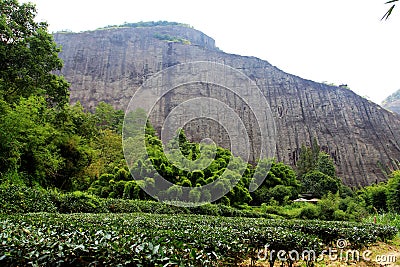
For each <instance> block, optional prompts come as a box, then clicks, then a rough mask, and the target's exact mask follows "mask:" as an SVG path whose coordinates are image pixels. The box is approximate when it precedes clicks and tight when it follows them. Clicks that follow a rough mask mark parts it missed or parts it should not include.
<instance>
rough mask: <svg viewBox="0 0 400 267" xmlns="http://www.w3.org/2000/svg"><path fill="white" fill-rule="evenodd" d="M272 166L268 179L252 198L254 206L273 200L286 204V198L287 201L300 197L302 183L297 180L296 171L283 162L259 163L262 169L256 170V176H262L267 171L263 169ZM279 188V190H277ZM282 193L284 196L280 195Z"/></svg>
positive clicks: (265, 161) (267, 174) (267, 175)
mask: <svg viewBox="0 0 400 267" xmlns="http://www.w3.org/2000/svg"><path fill="white" fill-rule="evenodd" d="M269 165H271V166H270V169H269V172H268V173H265V174H266V178H265V180H264V181H263V183H262V184H261V186H260V187H259V188H257V190H256V191H254V192H253V193H252V194H251V196H252V198H253V201H252V204H253V205H261V204H262V203H268V202H269V201H270V199H271V198H274V199H275V200H277V198H276V197H278V199H279V200H278V201H279V202H280V203H283V202H284V199H285V197H286V198H287V199H294V198H296V197H297V196H298V193H299V190H300V182H299V181H298V180H297V178H296V173H295V171H294V170H293V169H292V168H291V167H290V166H288V165H285V164H284V163H282V162H276V161H272V163H270V161H267V160H264V161H262V162H259V166H261V168H259V169H257V170H256V174H257V175H260V174H261V172H262V171H264V170H265V169H264V168H262V167H268V166H269ZM275 187H277V188H275ZM280 193H282V194H283V195H279V194H280Z"/></svg>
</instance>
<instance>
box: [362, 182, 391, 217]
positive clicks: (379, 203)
mask: <svg viewBox="0 0 400 267" xmlns="http://www.w3.org/2000/svg"><path fill="white" fill-rule="evenodd" d="M387 189H388V188H387V185H386V183H380V184H377V185H370V186H366V187H364V188H363V189H362V190H361V191H360V193H359V195H360V196H361V197H362V198H363V199H364V201H365V204H366V205H367V207H368V209H369V211H370V212H374V211H387V208H388V207H387V194H388V190H387Z"/></svg>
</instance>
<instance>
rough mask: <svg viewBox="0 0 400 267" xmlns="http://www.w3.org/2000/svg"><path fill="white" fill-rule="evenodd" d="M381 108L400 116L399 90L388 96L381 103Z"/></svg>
mask: <svg viewBox="0 0 400 267" xmlns="http://www.w3.org/2000/svg"><path fill="white" fill-rule="evenodd" d="M382 107H384V108H386V109H387V110H390V111H393V112H396V113H397V114H400V90H397V91H396V92H394V93H393V94H391V95H390V96H388V97H387V98H386V99H385V100H383V102H382Z"/></svg>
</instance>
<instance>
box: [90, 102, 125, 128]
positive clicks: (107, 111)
mask: <svg viewBox="0 0 400 267" xmlns="http://www.w3.org/2000/svg"><path fill="white" fill-rule="evenodd" d="M94 118H95V120H96V123H97V127H98V128H100V129H102V130H113V131H115V132H117V133H121V132H122V122H123V121H124V112H123V111H122V110H116V109H114V107H113V106H112V105H110V104H107V103H105V102H100V103H99V104H98V105H97V106H96V111H95V113H94Z"/></svg>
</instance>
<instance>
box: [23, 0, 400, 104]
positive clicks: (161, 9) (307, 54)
mask: <svg viewBox="0 0 400 267" xmlns="http://www.w3.org/2000/svg"><path fill="white" fill-rule="evenodd" d="M386 1H387V0H386ZM386 1H385V0H330V1H328V0H259V1H257V0H254V1H252V0H247V1H234V0H231V1H222V0H220V1H219V0H212V1H210V0H201V1H200V0H197V1H188V0H186V1H183V0H168V1H167V0H139V1H136V0H113V1H99V0H97V1H94V0H68V1H67V0H30V2H33V3H36V6H37V9H38V20H41V21H47V22H48V23H49V24H50V27H49V29H50V31H58V30H66V29H68V30H72V31H78V32H79V31H84V30H93V29H96V28H99V27H103V26H106V25H115V24H122V23H124V22H138V21H158V20H167V21H176V22H182V23H187V24H190V25H191V26H193V27H194V28H195V29H197V30H200V31H202V32H204V33H205V34H207V35H209V36H210V37H212V38H214V39H215V41H216V45H217V46H218V47H219V48H220V49H221V50H223V51H225V52H228V53H234V54H240V55H244V56H256V57H259V58H261V59H264V60H267V61H268V62H270V63H271V64H272V65H275V66H277V67H278V68H280V69H282V70H283V71H286V72H288V73H291V74H295V75H297V76H300V77H302V78H306V79H310V80H314V81H317V82H322V81H326V82H328V83H335V84H337V85H339V84H347V85H348V86H349V87H350V88H351V89H352V90H353V91H355V92H356V93H358V94H359V95H361V96H367V97H368V98H369V99H371V100H372V101H374V102H376V103H380V102H381V101H382V100H383V99H384V98H385V97H387V96H388V95H390V94H391V93H393V92H394V91H396V90H397V89H400V34H399V33H400V3H399V4H398V5H397V6H396V8H395V10H394V13H393V14H392V16H391V18H390V19H389V20H388V21H381V20H380V19H381V17H382V16H383V15H384V14H385V12H386V10H387V9H388V8H389V7H390V6H389V5H385V4H384V3H385V2H386ZM22 2H28V0H23V1H22Z"/></svg>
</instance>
